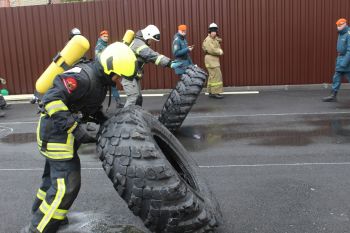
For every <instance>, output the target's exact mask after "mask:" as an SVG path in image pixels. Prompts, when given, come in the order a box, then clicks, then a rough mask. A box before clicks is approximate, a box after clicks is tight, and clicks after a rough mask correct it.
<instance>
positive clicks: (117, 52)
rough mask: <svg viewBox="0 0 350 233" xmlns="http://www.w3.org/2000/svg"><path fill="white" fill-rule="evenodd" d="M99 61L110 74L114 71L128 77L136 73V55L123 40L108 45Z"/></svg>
mask: <svg viewBox="0 0 350 233" xmlns="http://www.w3.org/2000/svg"><path fill="white" fill-rule="evenodd" d="M99 61H100V63H101V65H102V67H103V71H104V72H105V73H106V74H108V75H109V74H111V73H112V72H113V73H115V74H117V75H119V76H126V77H130V76H132V75H133V74H135V70H136V56H135V54H134V52H133V51H132V50H131V49H130V48H129V47H128V46H127V45H125V44H123V43H121V42H115V43H113V44H110V45H109V46H107V47H106V48H105V49H104V50H103V51H102V53H101V55H100V59H99Z"/></svg>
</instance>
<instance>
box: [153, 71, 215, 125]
mask: <svg viewBox="0 0 350 233" xmlns="http://www.w3.org/2000/svg"><path fill="white" fill-rule="evenodd" d="M207 76H208V75H207V74H206V73H205V72H204V71H203V70H202V69H201V68H199V67H197V66H194V65H191V66H189V67H188V68H187V69H186V72H185V73H184V74H183V75H181V78H180V80H179V81H178V82H177V84H176V87H175V88H174V89H173V90H172V91H171V92H170V94H169V97H168V99H167V100H166V101H165V104H164V106H163V109H162V111H161V112H160V116H159V121H160V122H161V123H163V124H164V125H165V127H167V128H168V129H169V130H170V131H172V132H174V131H176V130H178V129H179V128H180V126H181V125H182V123H183V121H184V120H185V118H186V116H187V114H188V113H189V112H190V110H191V108H192V106H193V105H194V104H195V102H196V100H197V98H198V96H199V94H200V93H201V91H202V89H203V85H204V83H205V81H206V79H207Z"/></svg>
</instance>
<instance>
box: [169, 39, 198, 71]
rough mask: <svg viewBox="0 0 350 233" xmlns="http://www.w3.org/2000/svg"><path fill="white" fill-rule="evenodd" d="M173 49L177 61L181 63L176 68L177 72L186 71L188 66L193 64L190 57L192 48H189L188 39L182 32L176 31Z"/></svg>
mask: <svg viewBox="0 0 350 233" xmlns="http://www.w3.org/2000/svg"><path fill="white" fill-rule="evenodd" d="M172 51H173V55H174V57H175V59H176V63H180V65H179V66H177V67H176V68H175V73H176V74H183V73H185V71H186V68H187V67H188V66H189V65H192V64H193V62H192V59H191V57H190V49H189V48H188V43H187V40H186V38H185V37H184V36H183V35H181V34H180V33H176V34H175V36H174V41H173V48H172Z"/></svg>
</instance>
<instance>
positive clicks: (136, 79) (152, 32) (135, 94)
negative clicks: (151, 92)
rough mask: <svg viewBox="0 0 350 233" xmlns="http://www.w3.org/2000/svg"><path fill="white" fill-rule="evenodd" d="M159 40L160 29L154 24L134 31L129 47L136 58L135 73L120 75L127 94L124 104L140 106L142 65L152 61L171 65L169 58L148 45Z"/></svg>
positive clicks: (161, 64) (164, 65)
mask: <svg viewBox="0 0 350 233" xmlns="http://www.w3.org/2000/svg"><path fill="white" fill-rule="evenodd" d="M159 40H160V31H159V29H158V28H157V27H156V26H154V25H148V26H147V27H146V28H144V29H142V30H140V31H138V32H137V33H136V36H135V39H134V41H133V42H132V43H131V44H130V48H131V49H132V51H133V52H134V53H135V55H136V58H137V68H136V73H135V74H134V75H133V76H131V77H126V76H122V82H121V83H122V85H123V88H124V91H125V93H126V95H127V100H126V103H125V106H128V105H139V106H142V94H141V86H140V85H141V84H140V80H141V79H142V76H143V67H144V65H145V64H146V63H149V62H152V63H154V64H156V65H160V66H163V67H166V66H169V67H170V66H171V64H172V63H171V60H170V58H168V57H166V56H164V55H162V54H159V53H157V52H155V51H153V50H152V49H151V48H150V47H149V46H150V44H151V42H152V41H159Z"/></svg>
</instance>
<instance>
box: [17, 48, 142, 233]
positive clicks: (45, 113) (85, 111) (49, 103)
mask: <svg viewBox="0 0 350 233" xmlns="http://www.w3.org/2000/svg"><path fill="white" fill-rule="evenodd" d="M118 46H125V47H126V49H127V50H130V48H128V47H127V46H126V45H124V44H122V43H119V45H118V44H117V43H114V44H112V45H110V46H108V47H107V48H106V49H105V50H104V51H103V52H102V54H101V59H98V60H94V61H88V62H82V63H78V64H76V65H75V66H74V67H73V68H71V69H70V70H67V71H66V72H64V73H63V74H60V75H58V76H56V78H55V79H54V83H53V87H52V88H50V89H49V90H48V91H47V92H46V93H45V94H44V95H43V98H42V104H43V109H42V112H41V117H40V121H39V124H38V127H37V134H38V135H37V139H38V140H37V142H38V148H39V151H40V154H41V155H42V156H44V157H45V159H46V162H45V169H44V173H43V175H42V184H41V186H40V188H39V189H38V192H37V194H36V199H35V201H34V204H33V207H32V212H33V218H32V221H31V223H30V225H29V228H28V227H27V228H26V229H24V230H23V231H24V232H47V233H54V232H56V231H57V230H58V228H59V226H60V225H61V224H63V223H67V217H66V215H67V213H68V209H69V208H70V207H71V205H72V204H73V201H74V200H75V198H76V197H77V195H78V192H79V189H80V182H81V180H80V160H79V157H78V154H77V151H78V148H79V146H80V145H81V144H82V143H94V142H96V139H95V137H92V136H91V135H89V133H88V132H87V131H86V130H85V129H84V128H83V127H82V125H81V120H80V118H79V117H78V115H80V114H82V115H83V118H88V119H89V120H90V121H91V119H93V120H94V121H95V122H96V123H100V124H101V123H103V122H104V121H105V120H106V117H105V116H104V114H103V113H102V111H101V109H102V103H103V101H104V99H105V97H106V94H107V90H108V87H109V86H111V85H115V83H114V81H113V80H112V77H113V76H115V75H116V74H117V75H125V73H128V74H129V75H130V73H134V72H135V61H136V57H135V56H134V54H133V52H132V51H131V50H130V54H131V55H132V56H131V55H130V56H129V55H125V54H123V55H121V56H119V55H120V51H123V50H121V48H120V47H118ZM124 51H125V50H124ZM104 53H105V54H104ZM119 62H121V63H122V64H124V65H123V66H121V65H120V63H119ZM125 64H128V65H127V66H125ZM130 71H131V72H130Z"/></svg>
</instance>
